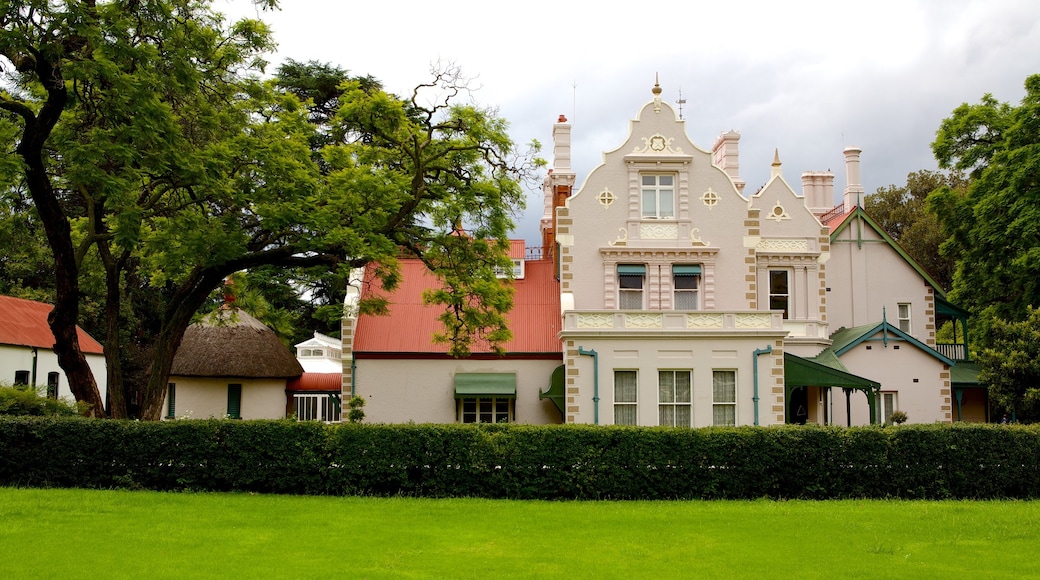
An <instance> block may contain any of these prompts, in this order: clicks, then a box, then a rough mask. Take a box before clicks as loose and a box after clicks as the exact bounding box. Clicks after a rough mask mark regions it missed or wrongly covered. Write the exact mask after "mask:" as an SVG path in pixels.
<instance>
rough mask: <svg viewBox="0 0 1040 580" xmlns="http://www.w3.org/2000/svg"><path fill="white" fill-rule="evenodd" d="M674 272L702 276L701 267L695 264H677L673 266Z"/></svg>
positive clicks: (680, 274) (678, 274)
mask: <svg viewBox="0 0 1040 580" xmlns="http://www.w3.org/2000/svg"><path fill="white" fill-rule="evenodd" d="M672 274H673V275H675V276H700V275H701V267H700V266H694V265H681V264H677V265H675V266H672Z"/></svg>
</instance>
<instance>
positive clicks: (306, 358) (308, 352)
mask: <svg viewBox="0 0 1040 580" xmlns="http://www.w3.org/2000/svg"><path fill="white" fill-rule="evenodd" d="M296 359H297V360H298V361H300V365H302V366H303V370H304V371H306V372H309V373H333V372H342V370H343V361H342V359H343V343H342V341H340V340H339V339H338V338H333V337H331V336H327V335H324V334H322V333H320V332H315V333H314V337H313V338H310V339H307V340H305V341H304V342H301V343H299V344H297V345H296Z"/></svg>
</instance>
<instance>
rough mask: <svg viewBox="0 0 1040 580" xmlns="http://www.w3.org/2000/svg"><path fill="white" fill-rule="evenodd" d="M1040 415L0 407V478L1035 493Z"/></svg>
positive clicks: (704, 491)
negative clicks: (109, 415) (368, 415)
mask: <svg viewBox="0 0 1040 580" xmlns="http://www.w3.org/2000/svg"><path fill="white" fill-rule="evenodd" d="M1038 473H1040V427H1037V426H1021V425H967V424H954V425H910V426H900V427H889V428H881V427H854V428H848V429H846V428H842V427H819V426H811V425H810V426H794V425H788V426H780V427H737V428H706V429H681V428H680V429H676V428H666V427H653V428H635V427H602V426H592V425H552V426H533V425H367V424H361V423H342V424H339V425H325V424H323V423H320V422H312V421H305V422H295V421H288V420H280V421H222V420H216V419H214V420H204V421H164V422H134V421H111V420H97V419H85V418H79V417H74V418H61V417H7V418H0V485H17V486H37V487H43V486H57V487H88V488H111V487H129V488H134V489H155V490H199V491H203V490H204V491H248V492H261V493H294V494H333V495H378V496H390V495H405V496H417V497H418V496H421V497H462V496H466V497H486V498H514V499H551V500H560V499H748V498H761V497H770V498H803V499H841V498H928V499H935V498H973V499H981V498H1023V499H1036V498H1040V477H1037V474H1038Z"/></svg>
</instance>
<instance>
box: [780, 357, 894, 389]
mask: <svg viewBox="0 0 1040 580" xmlns="http://www.w3.org/2000/svg"><path fill="white" fill-rule="evenodd" d="M826 352H827V351H824V353H826ZM824 353H820V354H821V355H822V354H824ZM817 358H819V356H818V357H817ZM839 367H840V368H839ZM784 383H785V384H786V386H787V387H809V386H815V387H850V388H853V389H880V388H881V383H879V382H877V381H872V380H870V379H866V378H863V377H860V376H856V375H854V374H852V373H850V372H849V371H848V369H846V368H845V366H844V365H842V364H841V361H839V360H838V358H837V357H836V356H834V355H833V353H832V354H830V355H829V356H825V357H824V358H823V359H822V361H821V360H812V359H807V358H802V357H800V356H795V355H793V354H791V353H789V352H785V353H784Z"/></svg>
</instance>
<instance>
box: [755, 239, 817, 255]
mask: <svg viewBox="0 0 1040 580" xmlns="http://www.w3.org/2000/svg"><path fill="white" fill-rule="evenodd" d="M755 250H757V251H759V252H808V251H809V240H807V239H805V238H764V239H760V240H759V241H758V243H757V244H756V245H755Z"/></svg>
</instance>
